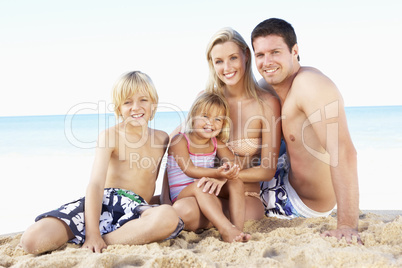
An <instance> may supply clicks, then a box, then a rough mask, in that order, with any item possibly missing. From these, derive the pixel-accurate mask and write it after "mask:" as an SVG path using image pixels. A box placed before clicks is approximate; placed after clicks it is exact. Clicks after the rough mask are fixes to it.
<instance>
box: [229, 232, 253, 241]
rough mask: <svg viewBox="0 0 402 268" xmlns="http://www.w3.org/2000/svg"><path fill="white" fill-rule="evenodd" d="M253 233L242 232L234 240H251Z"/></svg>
mask: <svg viewBox="0 0 402 268" xmlns="http://www.w3.org/2000/svg"><path fill="white" fill-rule="evenodd" d="M250 238H251V234H248V233H243V232H241V233H240V234H239V235H238V236H236V237H235V239H233V242H247V241H248V240H250Z"/></svg>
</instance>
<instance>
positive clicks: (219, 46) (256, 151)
mask: <svg viewBox="0 0 402 268" xmlns="http://www.w3.org/2000/svg"><path fill="white" fill-rule="evenodd" d="M206 54H207V60H208V64H209V79H208V83H207V88H206V91H207V92H216V93H219V94H221V95H223V96H224V97H225V99H226V101H227V102H228V104H229V114H230V120H231V125H232V128H231V133H230V138H229V141H228V143H227V146H228V147H229V148H230V149H231V150H232V151H233V152H234V153H235V154H236V155H237V156H239V157H240V159H241V163H242V166H243V169H242V170H241V171H240V172H239V178H240V179H241V180H242V181H243V183H244V189H245V196H246V198H245V202H246V206H245V207H246V213H245V220H251V219H252V220H258V219H261V218H262V217H263V215H264V207H263V204H262V202H261V200H260V198H259V192H260V183H259V182H260V181H268V180H271V179H272V177H273V176H274V174H275V171H276V164H277V158H278V154H279V147H280V140H281V139H280V137H281V136H280V135H281V122H280V103H279V100H278V98H277V95H276V94H275V92H274V91H270V92H268V91H266V90H263V89H262V88H260V87H259V86H258V85H257V83H256V81H255V78H254V76H253V74H252V70H251V52H250V49H249V47H248V46H247V43H246V42H245V41H244V39H243V38H242V37H241V35H240V34H239V33H238V32H236V31H234V30H233V29H231V28H224V29H222V30H220V31H218V32H217V33H216V34H215V35H214V36H213V37H212V39H211V40H210V42H209V44H208V47H207V52H206ZM244 167H245V168H244ZM207 187H210V185H209V184H208V185H207ZM166 188H168V187H167V185H166V176H165V180H164V186H163V191H162V202H163V203H166V202H168V201H167V198H166V194H167V191H166ZM220 202H221V205H222V209H223V210H224V211H225V212H226V213H228V212H227V211H228V210H227V203H226V200H224V199H220ZM173 207H174V208H175V209H176V211H177V212H178V214H179V216H180V217H181V218H182V219H183V221H184V223H185V229H186V230H190V231H196V230H197V229H205V228H210V227H212V225H211V224H210V222H209V221H208V220H207V219H206V218H205V217H204V215H202V213H201V212H200V209H199V206H198V204H197V201H196V200H195V198H192V197H191V198H183V199H181V200H178V201H177V202H176V203H175V204H174V205H173Z"/></svg>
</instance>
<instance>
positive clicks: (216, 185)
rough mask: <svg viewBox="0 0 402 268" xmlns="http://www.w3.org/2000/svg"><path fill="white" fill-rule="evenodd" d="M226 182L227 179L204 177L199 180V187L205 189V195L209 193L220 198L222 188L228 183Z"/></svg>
mask: <svg viewBox="0 0 402 268" xmlns="http://www.w3.org/2000/svg"><path fill="white" fill-rule="evenodd" d="M226 181H227V179H214V178H207V177H202V178H201V179H199V180H198V183H197V187H198V188H201V187H204V188H203V190H202V191H203V192H204V193H206V192H208V193H210V194H215V195H216V196H218V195H219V193H220V192H221V189H222V186H223V185H224V184H225V183H226Z"/></svg>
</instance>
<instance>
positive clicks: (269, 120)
mask: <svg viewBox="0 0 402 268" xmlns="http://www.w3.org/2000/svg"><path fill="white" fill-rule="evenodd" d="M267 95H268V94H266V95H265V96H264V98H263V102H264V104H265V106H264V109H263V116H262V119H261V137H262V142H261V145H262V148H261V163H260V165H259V166H255V167H251V168H247V169H243V170H241V171H240V173H239V178H240V179H241V180H242V181H243V182H259V181H269V180H271V179H272V178H273V177H274V175H275V172H276V166H277V164H278V155H279V149H280V143H281V133H282V124H281V118H280V116H281V110H280V103H279V100H278V99H277V98H275V97H273V96H271V95H268V96H267Z"/></svg>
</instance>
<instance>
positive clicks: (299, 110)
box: [251, 18, 361, 243]
mask: <svg viewBox="0 0 402 268" xmlns="http://www.w3.org/2000/svg"><path fill="white" fill-rule="evenodd" d="M251 41H252V45H253V49H254V53H255V61H256V65H257V69H258V71H259V72H260V74H261V75H262V77H263V78H264V80H265V82H266V83H267V84H266V83H265V84H264V85H262V86H263V87H269V85H270V86H272V87H273V89H274V90H275V91H276V93H277V94H278V96H279V98H280V100H281V104H282V131H283V132H282V133H283V139H284V140H285V142H286V151H287V153H286V154H284V155H282V156H281V157H280V158H279V161H278V170H277V172H276V174H275V178H274V179H272V180H271V181H269V182H263V183H262V185H261V189H262V191H261V199H262V201H263V203H264V205H265V207H266V215H267V216H278V217H285V218H293V217H298V216H302V217H320V216H327V215H329V214H330V213H331V211H332V209H333V208H334V206H335V205H337V218H338V222H337V229H336V230H331V231H326V232H324V233H323V234H322V236H335V237H337V238H338V239H341V238H342V237H345V239H346V241H347V242H349V243H350V242H351V241H352V236H356V237H357V241H358V243H361V240H360V237H359V234H358V231H357V227H358V219H359V189H358V179H357V157H356V150H355V148H354V146H353V143H352V140H351V138H350V134H349V131H348V127H347V123H346V115H345V111H344V103H343V100H342V96H341V94H340V93H339V91H338V89H337V87H336V86H335V84H334V83H333V82H332V81H331V80H330V79H329V78H328V77H326V76H325V75H324V74H322V73H321V72H320V71H319V70H317V69H315V68H311V67H302V66H300V64H299V48H298V45H297V38H296V34H295V32H294V29H293V27H292V26H291V25H290V24H289V23H288V22H286V21H284V20H281V19H276V18H272V19H268V20H265V21H263V22H261V23H260V24H258V25H257V26H256V27H255V28H254V30H253V32H252V34H251Z"/></svg>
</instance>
